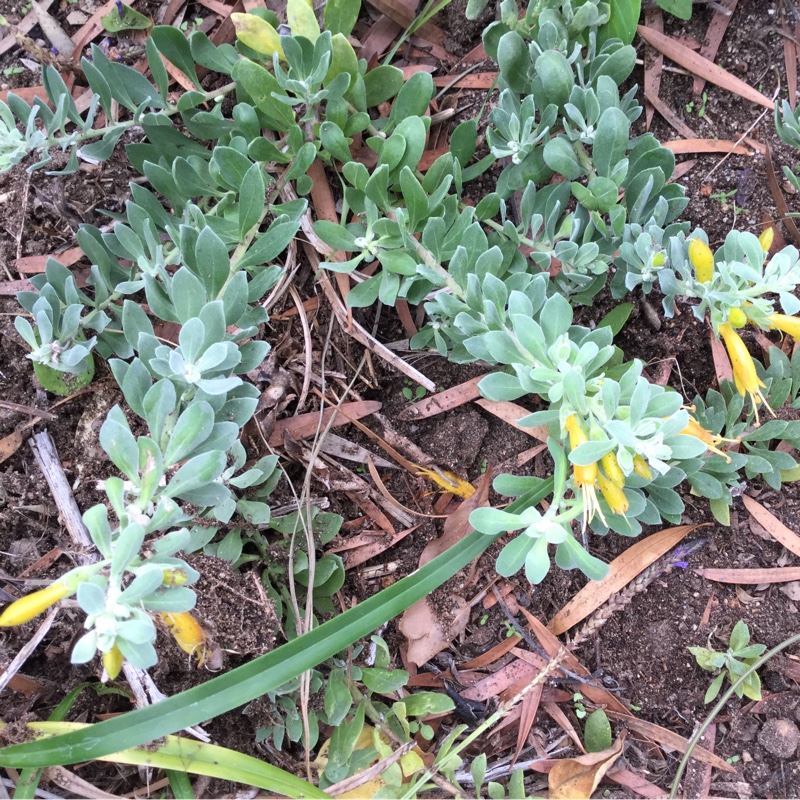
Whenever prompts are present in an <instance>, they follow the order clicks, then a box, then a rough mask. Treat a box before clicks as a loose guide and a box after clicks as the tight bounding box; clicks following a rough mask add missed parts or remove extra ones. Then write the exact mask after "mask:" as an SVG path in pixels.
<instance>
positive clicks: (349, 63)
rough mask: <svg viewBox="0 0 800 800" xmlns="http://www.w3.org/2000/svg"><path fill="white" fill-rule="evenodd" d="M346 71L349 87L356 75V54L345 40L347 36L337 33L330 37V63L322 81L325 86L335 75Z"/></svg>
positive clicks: (354, 80) (351, 85)
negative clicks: (348, 77)
mask: <svg viewBox="0 0 800 800" xmlns="http://www.w3.org/2000/svg"><path fill="white" fill-rule="evenodd" d="M343 72H346V73H347V74H348V75H349V76H350V88H352V87H353V84H354V83H355V82H356V78H357V77H358V56H357V55H356V51H355V50H353V45H351V44H350V42H348V41H347V37H345V36H343V35H342V34H341V33H337V34H335V35H334V36H333V38H332V39H331V65H330V67H329V69H328V74H327V75H326V76H325V80H324V81H322V83H323V85H324V86H327V85H328V84H329V83H330V82H331V81H332V80H333V79H334V78H335V77H336V76H337V75H341V74H342V73H343Z"/></svg>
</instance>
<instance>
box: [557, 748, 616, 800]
mask: <svg viewBox="0 0 800 800" xmlns="http://www.w3.org/2000/svg"><path fill="white" fill-rule="evenodd" d="M622 741H623V737H621V736H620V737H619V738H618V739H617V741H616V742H614V744H613V745H611V747H609V748H608V749H607V750H601V751H600V752H599V753H588V754H587V755H585V756H578V758H565V759H563V760H562V761H558V762H557V763H556V764H554V765H553V768H552V769H551V770H550V774H549V776H548V783H549V785H550V800H589V798H590V797H591V796H592V792H593V791H594V790H595V789H596V788H597V786H598V784H599V783H600V781H601V780H602V779H603V776H604V775H605V774H606V772H608V770H609V769H610V768H611V766H612V765H613V764H614V762H615V761H616V760H617V759H618V758H619V757H620V755H621V754H622Z"/></svg>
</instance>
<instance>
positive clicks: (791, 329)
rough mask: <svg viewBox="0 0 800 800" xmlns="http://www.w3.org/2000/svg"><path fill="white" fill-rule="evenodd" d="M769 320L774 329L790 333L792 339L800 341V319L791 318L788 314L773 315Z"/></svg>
mask: <svg viewBox="0 0 800 800" xmlns="http://www.w3.org/2000/svg"><path fill="white" fill-rule="evenodd" d="M767 320H768V321H769V323H770V325H771V326H772V327H773V328H777V329H778V330H779V331H783V332H784V333H788V334H789V336H791V337H792V339H795V340H796V341H800V318H798V317H790V316H788V315H787V314H771V315H770V316H769V317H767Z"/></svg>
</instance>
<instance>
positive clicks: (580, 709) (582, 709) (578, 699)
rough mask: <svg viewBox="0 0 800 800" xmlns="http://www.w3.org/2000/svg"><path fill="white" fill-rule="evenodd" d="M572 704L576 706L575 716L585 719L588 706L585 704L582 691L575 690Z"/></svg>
mask: <svg viewBox="0 0 800 800" xmlns="http://www.w3.org/2000/svg"><path fill="white" fill-rule="evenodd" d="M572 705H573V706H574V707H575V716H576V717H577V718H578V719H583V718H584V717H585V716H586V714H587V713H588V712H587V711H586V706H585V705H584V704H583V695H582V694H581V693H580V692H575V694H573V695H572Z"/></svg>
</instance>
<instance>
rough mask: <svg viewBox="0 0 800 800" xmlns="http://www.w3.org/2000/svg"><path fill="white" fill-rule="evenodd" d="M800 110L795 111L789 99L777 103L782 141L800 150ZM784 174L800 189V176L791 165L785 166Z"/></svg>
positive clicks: (776, 115) (778, 125) (776, 121)
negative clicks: (799, 176)
mask: <svg viewBox="0 0 800 800" xmlns="http://www.w3.org/2000/svg"><path fill="white" fill-rule="evenodd" d="M799 114H800V111H793V110H792V107H791V106H790V105H789V103H788V101H786V100H782V101H781V102H780V103H777V102H776V103H775V130H776V132H777V134H778V136H779V137H780V139H781V141H783V142H786V144H789V145H791V146H792V147H796V148H797V149H798V150H800V116H798V115H799ZM783 174H784V175H785V176H786V179H787V180H788V181H789V182H790V183H791V184H792V186H794V188H795V189H798V190H800V178H798V176H797V175H796V174H795V173H794V172H793V171H792V169H791V167H784V168H783Z"/></svg>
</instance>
